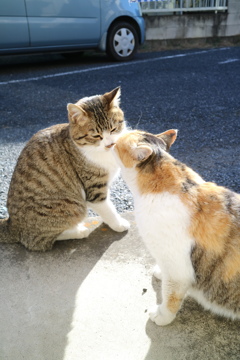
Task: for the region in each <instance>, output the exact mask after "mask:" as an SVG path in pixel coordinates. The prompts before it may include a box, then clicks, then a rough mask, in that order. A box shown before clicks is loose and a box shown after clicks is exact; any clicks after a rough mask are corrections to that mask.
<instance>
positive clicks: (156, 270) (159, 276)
mask: <svg viewBox="0 0 240 360" xmlns="http://www.w3.org/2000/svg"><path fill="white" fill-rule="evenodd" d="M153 275H154V276H155V278H157V279H158V280H162V272H161V269H160V267H159V266H158V265H155V266H154V268H153Z"/></svg>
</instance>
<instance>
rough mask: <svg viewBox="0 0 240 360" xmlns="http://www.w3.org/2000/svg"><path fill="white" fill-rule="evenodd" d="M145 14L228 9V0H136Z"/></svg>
mask: <svg viewBox="0 0 240 360" xmlns="http://www.w3.org/2000/svg"><path fill="white" fill-rule="evenodd" d="M135 1H136V2H139V3H140V5H141V9H142V13H143V14H156V13H159V14H161V13H180V14H182V13H183V12H199V11H215V12H218V11H226V10H227V9H228V6H227V5H228V4H227V0H157V1H153V0H135Z"/></svg>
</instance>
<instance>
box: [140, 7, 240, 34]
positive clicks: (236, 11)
mask: <svg viewBox="0 0 240 360" xmlns="http://www.w3.org/2000/svg"><path fill="white" fill-rule="evenodd" d="M144 18H145V24H146V40H174V39H197V38H211V37H214V38H217V37H221V38H223V37H233V36H239V35H240V0H228V11H227V12H218V13H217V14H215V13H212V12H211V13H208V12H205V13H186V14H184V15H144Z"/></svg>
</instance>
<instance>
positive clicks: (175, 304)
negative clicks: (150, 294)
mask: <svg viewBox="0 0 240 360" xmlns="http://www.w3.org/2000/svg"><path fill="white" fill-rule="evenodd" d="M176 137H177V131H176V130H168V131H166V132H164V133H162V134H160V135H156V136H155V135H152V134H149V133H146V132H143V131H137V130H136V131H130V132H126V133H125V134H123V135H122V136H121V137H119V138H118V140H117V142H116V145H115V147H114V151H113V152H114V154H115V157H116V160H117V161H118V163H119V165H120V167H121V170H122V176H123V178H124V179H125V181H126V182H127V184H128V186H129V188H130V190H131V191H132V193H133V197H134V204H135V218H136V223H137V226H138V229H139V232H140V235H141V236H142V238H143V240H144V242H145V244H146V246H147V247H148V248H149V250H150V252H151V254H152V256H153V257H154V258H155V259H156V262H157V265H158V266H159V267H158V269H157V270H156V271H155V276H156V277H158V278H161V279H162V303H161V304H160V305H158V306H155V307H154V309H153V310H152V311H151V312H150V318H151V319H152V320H153V321H154V322H155V323H156V324H157V325H167V324H169V323H170V322H172V321H173V319H174V318H175V316H176V314H177V312H178V310H179V308H180V307H181V304H182V302H183V299H184V297H185V295H187V294H188V295H190V296H192V297H193V298H195V299H196V300H197V301H198V302H199V303H200V304H202V305H203V306H204V307H205V308H206V309H208V310H212V311H213V312H214V313H217V314H219V315H223V316H226V317H230V318H232V319H234V318H237V319H240V195H239V194H236V193H234V192H232V191H230V190H228V189H227V188H225V187H221V186H217V185H216V184H214V183H211V182H205V181H204V180H203V179H202V178H201V177H200V176H199V175H198V174H197V173H196V172H194V171H193V170H192V169H191V168H189V167H187V166H186V165H185V164H183V163H181V162H179V161H178V160H176V159H175V158H173V157H172V156H171V155H170V154H169V153H168V150H169V148H170V147H171V145H172V144H173V142H174V141H175V139H176ZM160 269H161V270H160Z"/></svg>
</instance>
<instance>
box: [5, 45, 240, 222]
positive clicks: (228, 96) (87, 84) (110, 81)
mask: <svg viewBox="0 0 240 360" xmlns="http://www.w3.org/2000/svg"><path fill="white" fill-rule="evenodd" d="M74 72H75V73H74ZM65 73H68V74H65ZM56 74H58V76H56ZM44 76H45V77H44ZM46 76H47V77H46ZM119 85H121V88H122V101H121V103H122V108H123V110H124V112H125V116H126V119H127V121H128V124H129V126H131V127H133V128H140V129H144V130H147V131H149V132H153V133H160V132H162V131H165V130H167V129H169V128H177V129H179V137H178V140H177V142H176V143H175V144H174V146H173V148H172V154H173V155H174V156H175V157H176V158H178V159H179V160H181V161H183V162H185V163H186V164H188V165H189V166H191V167H192V168H193V169H194V170H196V171H198V172H199V173H200V175H201V176H203V177H204V179H205V180H207V181H214V182H217V183H218V184H219V185H223V186H227V187H229V188H230V189H232V190H234V191H237V192H240V181H239V178H240V161H239V160H240V47H231V48H223V49H210V50H201V49H196V50H182V51H181V50H177V51H174V50H172V51H164V52H155V53H140V54H138V55H137V57H136V59H135V61H132V62H129V63H124V64H119V63H111V62H109V61H108V59H107V58H106V57H105V55H102V54H92V53H90V54H87V55H86V56H84V57H83V58H82V59H81V60H72V61H70V60H65V59H64V58H63V57H62V56H61V55H38V56H17V57H2V58H0V113H1V116H0V215H2V216H5V214H6V209H5V206H6V198H7V190H8V186H9V182H10V178H11V174H12V171H13V168H14V165H15V163H16V160H17V156H18V155H19V152H20V151H21V149H22V147H23V146H24V143H25V142H26V141H27V140H28V139H29V138H30V137H31V136H32V135H33V134H34V133H35V132H36V131H38V130H39V129H42V128H45V127H47V126H50V125H53V124H56V123H62V122H66V121H67V111H66V105H67V103H68V102H76V101H77V100H78V99H80V98H81V97H84V96H90V95H95V94H102V93H104V92H106V91H109V90H111V89H113V88H114V87H116V86H119ZM112 196H113V200H114V202H115V204H116V206H117V208H118V210H119V211H120V212H122V211H125V210H132V209H133V204H132V197H131V194H130V193H129V192H128V190H127V189H126V187H125V185H124V183H123V181H122V180H121V179H119V180H118V181H117V182H116V184H115V185H114V187H113V195H112Z"/></svg>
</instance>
